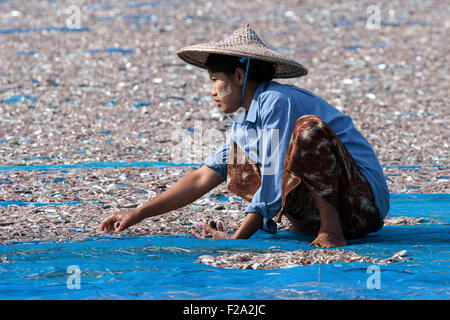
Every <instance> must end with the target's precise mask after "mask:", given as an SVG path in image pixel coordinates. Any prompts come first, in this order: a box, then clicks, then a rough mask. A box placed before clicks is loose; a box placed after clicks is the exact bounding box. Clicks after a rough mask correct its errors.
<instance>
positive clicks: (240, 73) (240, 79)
mask: <svg viewBox="0 0 450 320" xmlns="http://www.w3.org/2000/svg"><path fill="white" fill-rule="evenodd" d="M233 79H234V80H235V81H236V82H237V84H239V85H240V86H242V85H244V81H245V71H244V69H242V68H236V70H235V71H234V74H233Z"/></svg>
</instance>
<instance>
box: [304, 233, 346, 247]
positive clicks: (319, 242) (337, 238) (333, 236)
mask: <svg viewBox="0 0 450 320" xmlns="http://www.w3.org/2000/svg"><path fill="white" fill-rule="evenodd" d="M309 245H310V246H313V247H316V248H337V247H343V246H346V245H347V241H346V240H345V237H344V235H343V234H342V231H341V232H329V231H319V234H318V235H317V238H316V239H314V241H313V242H311V243H310V244H309Z"/></svg>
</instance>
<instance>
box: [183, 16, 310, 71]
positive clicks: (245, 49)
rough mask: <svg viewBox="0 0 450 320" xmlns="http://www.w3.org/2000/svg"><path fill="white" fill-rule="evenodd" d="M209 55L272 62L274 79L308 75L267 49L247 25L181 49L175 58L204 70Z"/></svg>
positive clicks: (291, 62) (292, 62)
mask: <svg viewBox="0 0 450 320" xmlns="http://www.w3.org/2000/svg"><path fill="white" fill-rule="evenodd" d="M211 53H215V54H224V55H232V56H238V57H247V58H251V59H258V60H264V61H270V62H274V63H275V66H276V72H275V78H297V77H302V76H305V75H306V74H307V73H308V70H306V68H305V67H304V66H302V65H301V64H300V63H298V62H296V61H294V60H292V59H291V58H289V57H286V56H284V55H281V54H279V53H277V52H275V51H273V50H271V49H269V48H268V47H267V46H266V45H265V44H264V42H262V40H261V39H260V38H259V37H258V35H257V34H256V33H255V31H253V30H252V29H251V28H250V27H249V25H248V24H247V25H246V26H245V27H242V28H239V29H237V30H236V31H234V32H233V33H232V34H231V35H230V36H228V37H226V38H225V39H223V40H221V41H214V42H209V43H204V44H195V45H192V46H188V47H184V48H181V49H180V50H178V51H177V56H178V57H179V58H181V59H182V60H184V61H185V62H187V63H189V64H192V65H194V66H197V67H200V68H203V69H206V66H205V63H206V59H207V58H208V55H209V54H211Z"/></svg>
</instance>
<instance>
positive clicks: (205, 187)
mask: <svg viewBox="0 0 450 320" xmlns="http://www.w3.org/2000/svg"><path fill="white" fill-rule="evenodd" d="M222 182H223V179H222V178H221V177H220V176H219V175H218V174H217V173H216V172H215V171H214V170H213V169H211V168H209V167H207V166H202V167H200V168H199V169H197V170H195V171H194V172H191V173H189V174H187V175H186V176H184V177H183V178H181V179H180V180H179V181H178V182H177V183H176V184H174V185H173V186H172V187H170V188H169V189H168V190H167V191H165V192H164V193H162V194H160V195H159V196H157V197H156V198H154V199H152V200H150V201H149V202H147V203H146V204H144V205H143V206H141V207H139V208H137V209H135V210H130V211H126V212H117V213H114V214H113V215H111V216H109V217H108V218H106V219H105V220H104V221H103V223H102V224H101V225H100V230H103V231H117V232H119V231H122V230H124V229H126V228H128V227H130V226H132V225H134V224H136V223H139V222H140V221H142V220H144V219H145V218H149V217H155V216H158V215H160V214H163V213H167V212H169V211H172V210H176V209H179V208H182V207H184V206H186V205H188V204H190V203H192V202H194V201H195V200H197V199H198V198H200V197H201V196H202V195H204V194H206V193H207V192H209V191H210V190H212V189H213V188H215V187H216V186H218V185H219V184H221V183H222Z"/></svg>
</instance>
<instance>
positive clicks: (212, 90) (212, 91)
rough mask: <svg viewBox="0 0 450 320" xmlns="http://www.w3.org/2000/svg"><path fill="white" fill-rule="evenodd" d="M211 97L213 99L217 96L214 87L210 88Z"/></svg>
mask: <svg viewBox="0 0 450 320" xmlns="http://www.w3.org/2000/svg"><path fill="white" fill-rule="evenodd" d="M211 95H212V96H213V97H215V96H216V95H217V91H216V87H215V86H214V85H212V86H211Z"/></svg>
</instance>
